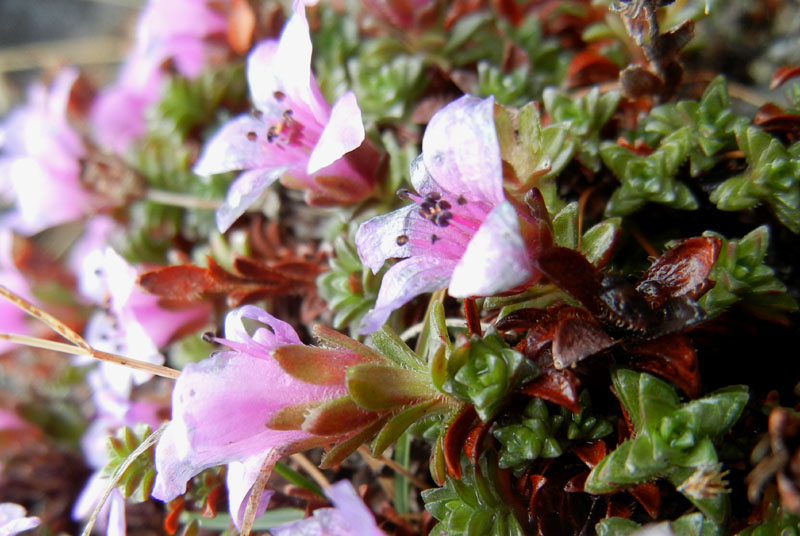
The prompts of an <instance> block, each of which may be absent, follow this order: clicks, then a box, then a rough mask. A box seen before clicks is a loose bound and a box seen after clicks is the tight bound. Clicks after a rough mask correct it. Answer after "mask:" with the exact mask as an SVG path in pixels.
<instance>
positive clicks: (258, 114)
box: [253, 110, 264, 119]
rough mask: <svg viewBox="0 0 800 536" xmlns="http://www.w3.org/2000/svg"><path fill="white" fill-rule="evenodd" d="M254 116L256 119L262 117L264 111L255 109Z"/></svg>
mask: <svg viewBox="0 0 800 536" xmlns="http://www.w3.org/2000/svg"><path fill="white" fill-rule="evenodd" d="M253 117H255V118H256V119H261V118H262V117H264V112H262V111H261V110H253Z"/></svg>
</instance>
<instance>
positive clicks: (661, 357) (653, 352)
mask: <svg viewBox="0 0 800 536" xmlns="http://www.w3.org/2000/svg"><path fill="white" fill-rule="evenodd" d="M628 351H629V352H630V353H632V354H636V355H638V356H639V357H635V358H633V359H632V360H631V364H632V365H633V366H635V367H636V368H638V369H641V370H645V371H647V372H652V373H653V374H656V375H658V376H661V377H663V378H666V379H667V380H669V381H671V382H672V383H674V384H675V385H677V386H678V387H679V388H680V389H682V390H683V391H684V392H685V393H686V394H687V395H689V397H691V398H695V397H697V396H698V395H699V394H700V374H699V372H698V370H697V353H696V352H695V351H694V348H692V346H691V345H690V344H689V340H688V339H687V338H686V337H685V336H684V335H680V334H671V335H664V336H663V337H659V338H657V339H653V340H652V341H646V342H642V343H638V344H636V345H634V346H632V347H629V348H628Z"/></svg>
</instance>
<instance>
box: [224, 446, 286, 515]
mask: <svg viewBox="0 0 800 536" xmlns="http://www.w3.org/2000/svg"><path fill="white" fill-rule="evenodd" d="M280 457H281V453H280V452H279V451H278V450H277V449H267V450H266V451H264V452H262V453H260V454H256V455H255V456H251V457H249V458H247V459H246V460H244V461H242V462H231V463H229V464H228V474H227V476H226V478H225V479H226V483H227V487H228V511H229V512H230V513H231V516H232V517H233V524H234V525H236V528H241V527H242V520H243V519H244V514H245V510H247V502H248V501H249V500H250V492H251V490H252V488H253V484H255V481H256V479H257V478H258V476H259V475H260V474H261V470H262V469H263V468H264V465H265V464H268V468H269V471H270V472H272V467H273V466H274V465H275V462H277V461H278V460H279V459H280ZM274 494H275V492H274V491H272V490H265V491H264V492H263V493H262V494H261V499H260V500H259V503H258V508H257V510H256V517H258V516H260V515H261V514H263V513H264V510H266V509H267V506H269V500H270V498H272V496H273V495H274Z"/></svg>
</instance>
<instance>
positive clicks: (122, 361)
mask: <svg viewBox="0 0 800 536" xmlns="http://www.w3.org/2000/svg"><path fill="white" fill-rule="evenodd" d="M0 296H2V297H3V298H5V299H6V300H8V301H9V302H11V303H12V304H13V305H15V306H17V307H19V308H20V309H22V310H23V311H25V312H26V313H28V314H29V315H31V316H32V317H34V318H37V319H39V320H41V321H42V322H44V323H45V324H47V326H48V327H49V328H50V329H52V330H53V331H55V332H56V333H58V334H59V335H61V336H62V337H64V338H65V339H67V340H68V341H69V342H71V343H72V344H64V343H61V342H55V341H48V340H47V339H39V338H37V337H29V336H27V335H14V334H10V333H0V340H6V341H12V342H16V343H19V344H23V345H25V346H32V347H34V348H44V349H46V350H53V351H55V352H62V353H66V354H73V355H88V356H90V357H93V358H95V359H97V360H100V361H107V362H109V363H116V364H117V365H122V366H125V367H128V368H132V369H135V370H141V371H144V372H149V373H150V374H155V375H157V376H162V377H164V378H172V379H175V378H177V377H178V376H179V375H180V371H179V370H175V369H172V368H169V367H164V366H161V365H155V364H153V363H148V362H146V361H139V360H138V359H131V358H129V357H123V356H121V355H116V354H109V353H108V352H101V351H100V350H95V349H94V348H92V347H91V345H90V344H89V343H88V342H86V340H85V339H84V338H83V337H81V336H80V335H79V334H78V333H76V332H75V331H73V330H72V329H71V328H70V327H68V326H67V325H66V324H64V323H63V322H61V321H60V320H58V319H57V318H56V317H54V316H53V315H51V314H50V313H47V312H45V311H43V310H41V309H39V308H38V307H36V306H35V305H33V304H32V303H31V302H29V301H28V300H26V299H25V298H23V297H22V296H19V295H17V294H15V293H14V292H12V291H10V290H9V289H7V288H6V287H4V286H2V285H0Z"/></svg>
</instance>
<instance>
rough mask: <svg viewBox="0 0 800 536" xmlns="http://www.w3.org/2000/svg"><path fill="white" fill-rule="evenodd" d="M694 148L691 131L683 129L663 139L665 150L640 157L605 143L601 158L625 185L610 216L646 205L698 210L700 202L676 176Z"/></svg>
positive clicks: (609, 206)
mask: <svg viewBox="0 0 800 536" xmlns="http://www.w3.org/2000/svg"><path fill="white" fill-rule="evenodd" d="M689 146H690V132H689V130H688V128H682V129H679V130H677V131H675V132H673V133H672V134H670V135H669V136H667V137H666V138H664V140H662V143H661V147H660V148H659V149H658V150H657V151H655V152H653V153H652V154H650V155H648V156H640V155H637V154H635V153H633V152H632V151H630V150H628V149H626V148H624V147H620V146H619V145H617V144H615V143H611V142H608V143H605V144H603V145H602V146H601V148H600V156H601V158H602V159H603V162H604V163H605V164H606V166H608V168H609V169H610V170H611V171H612V172H614V174H615V175H616V176H617V177H618V178H619V180H620V182H621V185H620V187H619V188H618V189H617V191H615V192H614V194H613V195H612V196H611V199H610V200H609V202H608V204H607V205H606V210H605V213H606V215H607V216H624V215H627V214H630V213H631V212H634V211H636V210H638V209H639V208H641V207H642V206H643V205H644V204H645V203H648V202H652V203H661V204H663V205H666V206H668V207H670V208H675V209H679V210H694V209H696V208H697V206H698V204H697V200H696V199H695V197H694V195H693V194H692V193H691V191H690V190H689V188H688V187H687V186H686V185H685V184H683V183H681V182H680V181H678V180H677V179H676V177H675V175H676V173H677V171H678V167H679V166H680V165H681V164H682V163H683V161H684V160H685V159H686V156H687V154H688V151H689Z"/></svg>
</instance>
